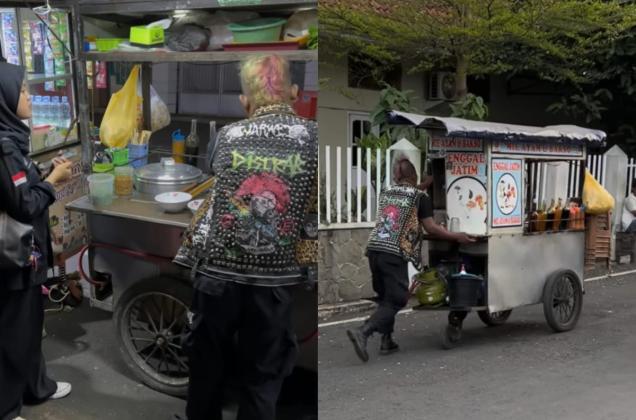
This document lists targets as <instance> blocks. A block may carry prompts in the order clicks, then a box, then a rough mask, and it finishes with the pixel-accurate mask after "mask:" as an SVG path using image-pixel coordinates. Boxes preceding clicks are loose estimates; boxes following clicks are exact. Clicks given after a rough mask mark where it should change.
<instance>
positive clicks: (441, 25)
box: [319, 0, 636, 98]
mask: <svg viewBox="0 0 636 420" xmlns="http://www.w3.org/2000/svg"><path fill="white" fill-rule="evenodd" d="M319 13H320V22H321V25H322V28H321V30H322V33H321V36H322V37H325V38H326V40H327V42H325V43H323V49H324V48H327V49H329V50H330V52H333V53H336V54H338V53H340V54H347V53H350V52H356V53H363V54H365V55H367V56H369V57H372V58H373V59H374V62H379V63H383V64H380V65H385V66H387V67H390V66H391V65H392V64H393V63H396V62H399V63H409V67H410V70H412V71H427V70H433V69H451V70H453V71H454V72H455V74H456V84H455V85H456V86H455V88H456V97H457V98H462V97H464V96H465V95H466V94H467V93H468V91H467V85H466V78H467V76H468V75H485V74H502V73H506V74H515V73H531V74H535V75H537V76H538V77H540V78H541V79H544V80H550V81H554V82H560V83H568V84H572V85H575V86H578V85H581V84H585V83H593V82H595V81H597V80H601V79H602V78H603V77H604V75H603V73H602V72H597V71H592V69H594V68H596V66H595V61H594V60H595V59H596V58H598V55H599V54H600V53H601V52H603V51H608V50H609V49H611V48H612V46H613V45H614V44H615V41H616V40H617V39H619V38H620V37H621V36H623V34H624V33H625V32H626V31H627V30H628V29H629V28H632V27H633V26H634V24H635V22H636V5H632V4H631V3H627V4H621V2H619V1H618V0H607V1H605V0H346V1H344V0H321V2H320V3H319ZM374 70H375V69H370V71H374ZM626 77H629V78H632V77H634V76H632V75H630V76H626Z"/></svg>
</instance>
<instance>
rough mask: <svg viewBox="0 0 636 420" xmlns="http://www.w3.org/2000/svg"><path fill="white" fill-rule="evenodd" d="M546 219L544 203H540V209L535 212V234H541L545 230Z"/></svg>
mask: <svg viewBox="0 0 636 420" xmlns="http://www.w3.org/2000/svg"><path fill="white" fill-rule="evenodd" d="M546 217H547V214H546V212H545V201H542V202H541V207H539V211H537V232H543V231H544V230H545V223H546V220H545V219H546Z"/></svg>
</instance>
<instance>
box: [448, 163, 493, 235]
mask: <svg viewBox="0 0 636 420" xmlns="http://www.w3.org/2000/svg"><path fill="white" fill-rule="evenodd" d="M486 180H487V178H486V156H485V155H484V154H483V153H466V152H451V153H448V154H447V155H446V182H447V185H448V189H447V191H446V212H447V215H448V218H449V220H452V219H453V218H456V219H458V220H459V231H460V232H464V233H468V234H472V235H484V234H486V227H487V226H486V219H487V218H488V206H487V199H488V194H487V193H486V187H485V185H486Z"/></svg>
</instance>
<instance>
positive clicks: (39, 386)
mask: <svg viewBox="0 0 636 420" xmlns="http://www.w3.org/2000/svg"><path fill="white" fill-rule="evenodd" d="M28 118H31V99H30V96H29V92H28V89H27V85H26V82H25V71H24V69H23V68H22V67H18V66H14V65H12V64H7V63H4V62H0V212H6V213H8V214H9V216H11V217H12V218H14V219H16V220H18V221H20V222H22V223H27V224H30V225H32V226H33V239H34V246H33V252H32V257H31V261H32V264H31V266H30V267H28V268H25V269H17V270H7V269H0V420H14V419H21V417H19V416H20V410H21V408H22V404H23V403H26V404H29V403H31V404H37V403H40V402H43V401H45V400H47V399H51V398H62V397H65V396H66V395H68V394H69V393H70V391H71V385H70V384H67V383H63V382H54V381H52V380H51V379H49V378H48V376H47V375H46V366H45V362H44V357H43V356H42V344H41V343H42V335H41V334H42V324H43V322H44V307H43V306H44V302H43V296H42V292H41V285H42V284H43V283H44V282H45V281H46V276H47V271H48V268H49V267H50V266H51V265H52V257H53V255H52V250H51V236H50V232H49V215H48V208H49V206H50V205H51V204H53V202H54V201H55V188H54V185H55V184H57V183H59V182H62V181H64V180H66V179H68V178H70V176H71V171H70V165H71V163H70V162H68V161H66V160H64V159H55V160H54V162H53V163H54V169H53V171H52V172H51V173H50V174H49V176H48V177H47V178H46V179H44V180H43V179H42V174H41V173H40V171H39V170H38V168H37V166H36V165H35V164H34V163H33V161H32V160H31V158H30V157H29V135H30V133H29V127H28V126H27V125H25V124H24V123H23V122H22V120H24V119H28Z"/></svg>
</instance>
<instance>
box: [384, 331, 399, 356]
mask: <svg viewBox="0 0 636 420" xmlns="http://www.w3.org/2000/svg"><path fill="white" fill-rule="evenodd" d="M398 350H400V346H398V345H397V343H396V342H395V341H393V337H392V336H391V334H382V342H381V344H380V354H382V355H387V354H391V353H395V352H396V351H398Z"/></svg>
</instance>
